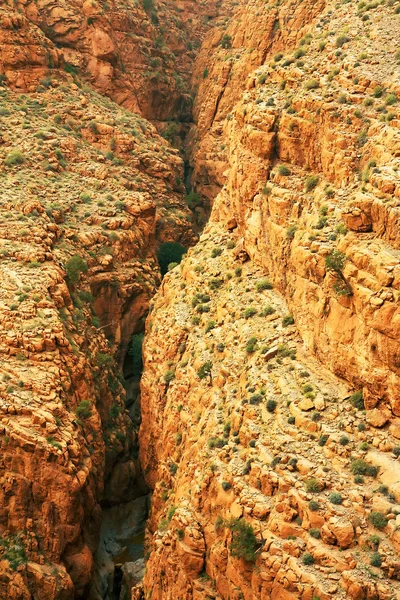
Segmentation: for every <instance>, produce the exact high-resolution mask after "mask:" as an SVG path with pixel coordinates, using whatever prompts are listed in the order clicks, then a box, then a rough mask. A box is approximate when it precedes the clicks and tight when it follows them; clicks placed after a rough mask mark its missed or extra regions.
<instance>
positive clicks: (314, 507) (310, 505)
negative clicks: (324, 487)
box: [308, 500, 319, 512]
mask: <svg viewBox="0 0 400 600" xmlns="http://www.w3.org/2000/svg"><path fill="white" fill-rule="evenodd" d="M308 508H309V509H310V510H312V511H313V512H316V511H317V510H319V504H318V502H316V501H315V500H310V502H309V503H308Z"/></svg>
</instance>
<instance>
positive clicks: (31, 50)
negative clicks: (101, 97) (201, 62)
mask: <svg viewBox="0 0 400 600" xmlns="http://www.w3.org/2000/svg"><path fill="white" fill-rule="evenodd" d="M5 4H6V6H4V7H3V8H1V13H0V14H1V18H2V25H3V31H2V34H1V38H0V43H1V46H2V56H1V58H0V68H1V70H2V72H3V73H4V74H5V75H6V77H7V79H8V81H9V82H10V84H11V85H12V86H13V87H15V88H17V89H22V90H29V91H33V90H35V89H36V86H37V84H38V83H39V82H40V80H41V79H42V78H43V77H45V76H46V75H47V71H48V69H49V68H50V69H51V68H54V67H60V68H61V69H65V70H66V71H67V72H69V73H72V74H75V75H76V76H79V77H81V76H84V77H87V78H88V79H89V81H90V83H91V84H92V85H93V86H94V88H95V89H97V90H98V91H99V92H100V93H101V94H106V95H108V96H110V97H111V98H113V99H114V100H115V101H116V102H117V103H118V104H121V105H123V106H125V107H126V108H128V109H129V110H131V111H133V112H136V113H139V114H141V115H142V116H144V117H146V118H148V119H150V120H152V121H171V120H174V121H175V120H177V121H190V120H191V105H192V98H191V94H190V89H189V82H190V75H191V72H192V68H191V67H192V64H193V60H194V58H195V56H196V53H197V51H198V50H197V49H198V47H199V45H200V43H201V40H202V39H203V37H204V35H205V32H206V31H207V30H208V29H209V27H210V24H211V23H212V22H213V20H214V19H215V18H217V17H218V16H219V11H220V6H219V3H218V2H214V1H211V2H207V3H205V4H202V5H199V4H198V3H196V2H194V1H193V0H182V1H181V2H173V1H171V0H166V1H164V2H153V1H152V0H147V1H146V2H143V3H137V2H133V1H132V0H129V1H128V2H120V1H113V2H112V3H107V2H105V1H104V0H99V1H98V2H94V1H92V0H86V1H83V0H62V1H61V2H57V3H55V2H52V1H49V0H44V1H40V2H29V1H21V2H11V1H9V2H6V3H5ZM229 6H230V2H226V3H225V5H224V7H223V8H224V11H227V12H229Z"/></svg>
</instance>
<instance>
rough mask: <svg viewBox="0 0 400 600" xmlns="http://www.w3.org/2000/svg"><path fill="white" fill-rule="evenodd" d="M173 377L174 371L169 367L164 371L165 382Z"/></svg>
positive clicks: (168, 381)
mask: <svg viewBox="0 0 400 600" xmlns="http://www.w3.org/2000/svg"><path fill="white" fill-rule="evenodd" d="M174 377H175V371H172V369H169V370H168V371H167V372H166V373H164V381H165V383H170V382H171V381H172V380H173V379H174Z"/></svg>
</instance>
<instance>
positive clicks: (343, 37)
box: [336, 35, 349, 48]
mask: <svg viewBox="0 0 400 600" xmlns="http://www.w3.org/2000/svg"><path fill="white" fill-rule="evenodd" d="M348 41H349V38H348V37H347V35H339V37H337V38H336V48H341V47H342V46H344V44H345V43H346V42H348Z"/></svg>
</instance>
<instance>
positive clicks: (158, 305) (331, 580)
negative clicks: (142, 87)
mask: <svg viewBox="0 0 400 600" xmlns="http://www.w3.org/2000/svg"><path fill="white" fill-rule="evenodd" d="M242 260H243V250H242V243H241V241H240V238H239V237H238V236H237V235H236V234H235V233H233V234H232V233H230V234H229V233H227V232H226V229H224V227H223V224H214V223H213V224H211V225H210V226H209V227H207V229H206V232H205V234H204V235H203V236H202V239H201V241H200V242H199V244H198V245H197V246H196V248H194V249H191V250H190V251H189V253H188V257H187V259H186V260H185V261H184V263H182V265H181V268H179V267H177V268H175V269H174V270H173V271H172V272H171V273H170V274H168V275H167V276H166V277H165V279H164V281H163V284H162V286H161V288H160V290H159V292H158V293H157V295H156V298H155V301H154V304H153V305H152V310H151V313H150V315H149V317H148V321H147V331H148V333H147V336H146V340H145V346H144V357H145V370H144V375H143V378H142V410H143V413H142V416H143V421H142V426H141V430H140V439H141V444H140V454H141V464H142V466H143V469H144V473H145V476H146V479H147V481H148V482H149V483H150V485H151V486H152V487H153V488H154V492H153V500H152V512H151V516H150V519H149V522H148V550H149V557H148V561H147V565H146V571H145V576H144V580H143V585H142V586H136V587H134V589H133V592H132V598H134V599H140V598H145V597H148V596H150V595H151V597H152V598H154V599H160V600H161V599H162V600H168V599H172V598H174V597H177V596H179V597H182V598H196V599H201V598H213V599H218V600H222V599H223V600H227V599H228V598H235V599H238V600H239V599H240V598H241V599H243V598H244V599H246V600H252V599H256V598H257V599H264V598H265V599H267V598H274V599H275V598H279V599H282V600H283V599H285V600H286V599H295V598H304V599H310V600H311V599H312V598H321V599H323V600H329V599H330V598H353V599H356V598H369V597H375V598H382V599H383V598H387V599H388V598H397V597H399V594H400V587H399V585H400V582H399V580H398V565H399V550H400V546H399V523H398V521H399V516H398V514H399V511H400V508H399V504H398V502H399V500H400V481H399V469H398V455H399V450H398V449H399V445H398V443H399V442H398V435H399V432H398V429H397V430H396V431H394V430H393V431H391V430H388V429H387V427H385V422H387V419H388V418H389V415H387V414H386V416H384V415H383V414H382V413H380V412H379V411H376V412H374V411H366V412H365V411H363V410H362V406H361V405H360V403H359V402H358V403H356V402H354V397H351V394H352V392H351V390H349V388H348V385H347V384H346V383H345V382H344V381H343V380H340V379H338V378H337V377H335V376H333V375H332V374H331V373H330V372H329V371H328V370H327V369H326V368H324V367H323V366H321V364H320V363H319V362H318V361H317V360H316V359H315V358H313V357H312V356H311V354H310V352H309V351H308V350H307V348H306V347H305V345H304V344H303V341H302V339H301V338H300V336H299V335H298V333H297V331H296V326H295V325H294V322H293V318H292V317H291V315H290V313H289V308H288V306H287V304H286V302H285V301H284V300H283V298H282V296H281V295H280V294H279V293H278V292H277V291H276V290H275V289H273V286H272V283H271V282H269V281H268V280H267V279H266V278H265V271H264V269H263V268H261V267H257V266H256V265H254V264H253V263H252V262H250V261H247V262H245V263H244V264H243V263H242ZM356 398H358V396H356ZM393 434H396V435H393ZM396 448H397V450H396ZM361 473H363V475H362V474H361ZM377 514H378V515H379V516H377ZM371 565H372V566H371Z"/></svg>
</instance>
